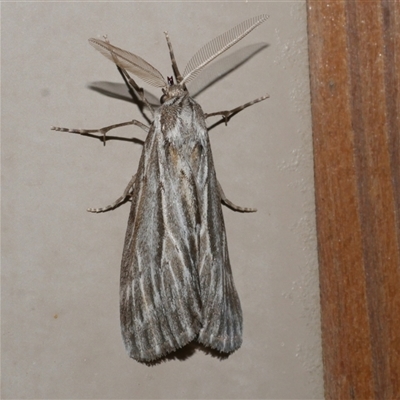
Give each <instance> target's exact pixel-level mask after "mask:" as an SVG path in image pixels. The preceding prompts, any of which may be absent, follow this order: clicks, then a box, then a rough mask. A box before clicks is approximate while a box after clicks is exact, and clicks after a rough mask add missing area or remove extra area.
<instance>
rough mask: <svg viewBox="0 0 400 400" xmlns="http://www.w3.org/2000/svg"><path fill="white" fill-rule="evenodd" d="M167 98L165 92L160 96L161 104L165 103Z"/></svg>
mask: <svg viewBox="0 0 400 400" xmlns="http://www.w3.org/2000/svg"><path fill="white" fill-rule="evenodd" d="M166 100H167V95H165V94H163V95H162V96H161V97H160V103H161V104H164V103H165V101H166Z"/></svg>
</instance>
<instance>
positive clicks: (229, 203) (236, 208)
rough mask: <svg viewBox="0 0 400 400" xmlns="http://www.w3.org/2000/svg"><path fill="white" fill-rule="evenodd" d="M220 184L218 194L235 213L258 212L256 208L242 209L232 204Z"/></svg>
mask: <svg viewBox="0 0 400 400" xmlns="http://www.w3.org/2000/svg"><path fill="white" fill-rule="evenodd" d="M217 183H218V192H219V195H220V197H221V201H222V203H224V204H225V205H226V206H227V207H229V208H231V209H232V210H234V211H239V212H256V211H257V209H256V208H249V207H241V206H237V205H236V204H234V203H232V202H231V201H230V200H229V199H228V198H227V197H226V195H225V193H224V191H223V190H222V186H221V184H220V183H219V182H217Z"/></svg>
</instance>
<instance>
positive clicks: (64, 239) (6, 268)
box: [2, 2, 323, 399]
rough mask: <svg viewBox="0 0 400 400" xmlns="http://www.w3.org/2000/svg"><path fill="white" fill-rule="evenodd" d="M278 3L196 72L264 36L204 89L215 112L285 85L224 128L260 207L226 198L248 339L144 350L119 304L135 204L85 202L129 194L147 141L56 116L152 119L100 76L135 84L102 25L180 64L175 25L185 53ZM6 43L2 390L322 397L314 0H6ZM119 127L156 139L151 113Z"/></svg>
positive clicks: (217, 141)
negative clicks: (131, 347)
mask: <svg viewBox="0 0 400 400" xmlns="http://www.w3.org/2000/svg"><path fill="white" fill-rule="evenodd" d="M263 13H266V14H269V15H270V18H269V20H268V21H266V22H265V23H264V24H262V25H261V26H260V27H258V28H257V29H256V30H255V31H253V32H252V33H251V34H250V35H249V36H248V37H246V38H245V39H244V40H243V41H241V42H240V43H239V44H238V45H236V46H235V47H234V48H233V49H231V50H230V52H228V53H226V55H225V54H224V55H223V56H221V57H220V59H217V61H216V62H215V63H214V64H213V65H210V66H209V68H207V69H205V70H204V72H203V73H202V74H201V75H200V76H199V77H198V78H197V79H196V81H194V82H193V87H189V90H191V93H196V92H199V91H200V90H201V89H202V88H204V87H205V86H206V85H207V83H208V82H211V81H213V80H214V79H215V78H217V76H218V74H221V73H223V72H226V71H228V70H230V69H232V67H233V66H235V65H237V64H238V63H240V62H241V61H243V59H245V58H246V56H247V55H249V54H252V53H254V50H255V49H260V51H259V52H258V53H257V54H255V55H254V56H252V57H249V58H248V59H247V61H246V62H243V63H241V64H240V65H239V66H238V67H237V68H235V69H234V70H233V71H232V72H230V73H229V74H226V75H225V76H223V77H221V78H220V79H218V80H217V81H216V82H215V83H213V84H212V85H210V86H208V87H207V89H206V90H204V91H201V92H200V93H199V95H198V96H197V97H196V100H197V101H198V102H199V103H200V104H201V105H202V107H203V109H204V111H205V112H209V113H210V112H213V111H219V110H226V109H231V108H234V107H236V106H238V105H240V104H243V103H245V102H247V101H250V100H252V99H254V98H256V97H259V96H261V95H263V94H265V93H269V95H270V99H268V100H265V101H264V102H262V103H259V104H257V105H255V106H253V107H251V108H249V109H247V110H245V111H243V112H242V113H240V114H238V115H237V116H235V117H233V118H232V119H231V121H230V122H229V124H228V126H227V127H225V126H224V124H220V125H218V126H217V127H215V128H214V129H212V130H211V132H210V137H211V144H212V149H213V155H214V160H215V165H216V171H217V175H218V179H219V181H220V182H221V184H222V186H223V188H224V191H225V193H226V195H227V196H228V198H229V199H231V200H232V201H233V202H235V203H236V204H239V205H242V206H248V207H256V208H257V209H258V212H257V213H255V214H247V215H246V214H240V213H234V212H232V211H231V210H229V209H227V208H224V216H225V223H226V229H227V235H228V243H229V251H230V258H231V264H232V270H233V274H234V278H235V283H236V287H237V289H238V292H239V295H240V298H241V302H242V308H243V313H244V341H243V346H242V348H241V349H240V350H239V351H237V352H236V353H234V354H233V355H231V356H230V357H229V358H228V359H227V360H223V361H220V360H219V359H217V358H213V357H211V355H209V354H206V353H204V352H202V351H196V352H195V353H194V354H193V355H192V356H190V357H189V358H187V359H186V360H184V361H181V360H171V361H167V362H164V363H162V364H160V365H157V366H154V367H148V366H145V365H141V364H138V363H137V362H135V361H134V360H131V359H129V357H128V356H127V355H126V353H125V350H124V348H123V344H122V340H121V337H120V327H119V310H118V307H119V305H118V302H119V295H118V290H119V288H118V285H119V267H120V258H121V253H122V246H123V240H124V235H125V228H126V220H127V217H128V212H129V204H125V205H124V206H122V207H120V208H118V209H117V210H115V211H113V212H109V213H105V214H100V215H94V214H90V213H87V212H86V211H85V210H86V208H88V207H101V206H104V205H107V204H109V203H110V202H112V201H114V200H115V199H116V198H117V197H118V196H120V195H121V194H122V191H123V190H124V188H125V186H126V184H127V183H128V181H129V179H130V177H131V176H132V175H133V174H134V173H135V171H136V168H137V164H138V161H139V157H140V152H141V146H140V145H138V144H135V143H133V142H131V141H122V140H110V141H108V142H107V146H105V147H104V146H103V145H102V144H101V142H100V141H98V140H96V139H93V138H89V137H81V136H79V135H73V134H70V133H63V132H54V131H50V126H51V125H56V126H64V127H70V128H99V127H102V126H106V125H110V124H113V123H118V122H124V121H128V120H130V119H133V118H136V119H139V120H142V117H141V115H140V112H139V110H138V109H137V107H136V106H135V105H133V104H131V103H129V102H127V101H121V100H119V99H115V98H111V97H107V96H105V95H103V94H100V93H99V92H97V91H94V90H90V89H88V87H87V86H88V85H90V84H93V83H94V82H114V83H121V78H120V76H119V74H118V72H117V70H116V68H115V67H114V66H113V65H112V63H111V62H109V61H107V60H106V59H105V58H104V57H102V56H101V55H99V54H98V53H97V52H96V51H95V50H94V49H93V48H92V47H91V46H90V45H89V44H88V42H87V39H88V38H90V37H99V38H101V37H102V35H104V34H107V35H108V37H109V39H110V41H111V42H112V43H113V44H115V45H116V46H118V47H122V48H123V49H126V50H129V51H131V52H133V53H135V54H137V55H140V56H141V57H143V58H144V59H146V60H147V61H148V62H150V63H151V64H153V65H154V66H155V67H156V68H157V69H159V70H160V71H161V73H162V74H163V75H164V76H167V75H172V73H171V68H170V61H169V55H168V49H167V45H166V43H165V39H164V34H163V31H165V30H168V32H169V35H170V38H171V40H172V43H173V45H174V49H175V55H176V57H177V62H178V64H179V65H180V68H181V70H183V69H184V67H185V64H186V63H187V62H188V61H189V59H190V57H191V56H192V55H193V54H194V53H195V52H196V51H197V50H198V49H199V48H200V47H201V46H202V45H204V44H205V43H206V42H207V41H209V40H211V39H213V38H214V37H215V36H217V35H219V34H221V33H223V32H225V31H227V30H228V29H230V28H232V27H233V26H235V25H236V24H238V23H240V22H242V21H243V20H245V19H248V18H250V17H252V16H255V15H258V14H263ZM264 45H267V46H264ZM2 60H3V61H2V95H3V96H2V172H3V178H2V195H3V196H2V207H3V208H2V274H3V276H2V381H3V382H2V398H18V399H24V398H26V399H28V398H36V399H58V398H69V399H82V398H85V399H100V398H104V399H117V398H119V399H120V398H275V399H277V398H282V399H283V398H285V399H289V398H293V399H294V398H296V399H306V398H307V399H310V398H322V396H323V388H322V385H323V384H322V364H321V343H320V317H319V316H320V312H319V289H318V269H317V249H316V237H315V213H314V184H313V163H312V142H311V118H310V103H309V102H310V99H309V77H308V59H307V31H306V10H305V4H304V3H303V2H296V3H283V2H276V3H251V2H248V3H232V2H228V3H213V2H211V3H201V2H200V3H189V2H186V3H150V2H149V3H112V2H111V3H110V2H108V3H84V2H83V3H82V2H79V3H5V4H3V5H2ZM138 82H139V80H138ZM101 85H103V86H104V83H102V84H100V86H101ZM97 86H99V84H97ZM111 87H112V88H116V87H118V85H114V86H111ZM144 87H145V89H148V90H149V91H150V92H151V93H152V94H154V95H155V96H156V97H157V98H159V97H160V94H161V93H160V92H159V91H157V89H154V88H151V87H148V86H146V85H144ZM216 120H217V119H216ZM213 122H214V121H208V123H209V124H210V125H211V124H212V123H213ZM112 135H113V136H117V137H119V138H121V137H122V138H132V137H136V138H138V139H142V140H143V139H144V138H145V134H144V132H143V131H141V130H140V129H139V128H135V127H126V128H121V129H120V130H118V131H114V132H113V133H112Z"/></svg>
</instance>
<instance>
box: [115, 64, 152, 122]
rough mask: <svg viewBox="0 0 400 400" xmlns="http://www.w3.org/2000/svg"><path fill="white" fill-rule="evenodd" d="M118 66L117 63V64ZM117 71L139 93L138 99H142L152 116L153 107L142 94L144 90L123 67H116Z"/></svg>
mask: <svg viewBox="0 0 400 400" xmlns="http://www.w3.org/2000/svg"><path fill="white" fill-rule="evenodd" d="M117 67H118V65H117ZM118 69H119V71H120V72H121V74H122V76H123V78H124V79H126V82H127V83H128V85H129V86H130V87H131V88H132V89H134V90H135V92H136V93H137V94H138V95H139V98H140V101H142V102H143V103H144V104H145V105H146V106H147V108H148V109H149V110H150V112H151V115H152V116H153V117H154V109H153V107H152V106H151V104H150V103H149V101H148V100H147V99H146V96H145V95H144V90H143V88H141V87H140V86H139V85H138V84H137V83H136V82H135V80H134V79H133V78H131V76H130V75H129V74H128V72H127V71H125V70H124V69H122V68H121V67H118Z"/></svg>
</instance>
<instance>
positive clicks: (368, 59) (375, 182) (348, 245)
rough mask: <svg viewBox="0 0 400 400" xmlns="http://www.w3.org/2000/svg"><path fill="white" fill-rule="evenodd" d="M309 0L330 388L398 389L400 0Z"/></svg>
mask: <svg viewBox="0 0 400 400" xmlns="http://www.w3.org/2000/svg"><path fill="white" fill-rule="evenodd" d="M307 4H308V26H309V56H310V77H311V98H312V114H313V140H314V160H315V185H316V205H317V228H318V250H319V263H320V287H321V323H322V340H323V358H324V375H325V393H326V397H327V398H332V399H338V398H340V399H342V398H356V399H367V398H368V399H370V398H377V399H378V398H379V399H380V398H382V399H394V398H399V397H400V215H399V214H400V194H399V193H400V186H399V184H400V164H399V161H400V139H399V135H400V122H399V111H400V110H399V104H400V102H399V89H398V88H399V73H400V66H399V49H400V43H399V35H400V34H399V32H400V23H399V18H400V12H399V2H393V1H392V2H390V1H387V0H383V1H376V2H363V1H350V0H349V1H344V2H342V1H341V2H338V1H325V2H317V1H311V0H309V1H308V3H307Z"/></svg>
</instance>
